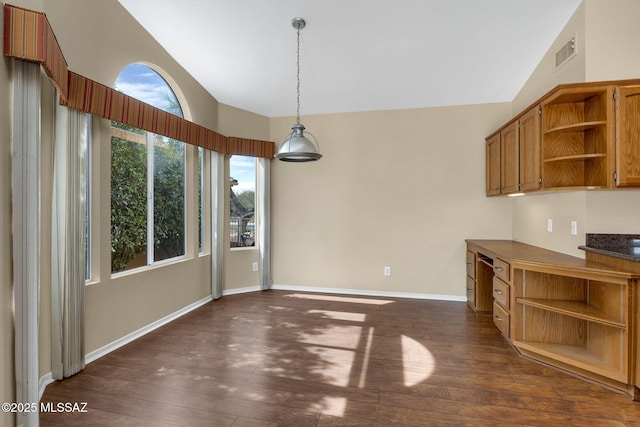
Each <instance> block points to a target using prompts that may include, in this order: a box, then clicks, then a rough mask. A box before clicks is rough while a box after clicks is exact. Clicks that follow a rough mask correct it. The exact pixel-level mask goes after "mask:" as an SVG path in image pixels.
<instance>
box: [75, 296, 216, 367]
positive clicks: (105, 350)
mask: <svg viewBox="0 0 640 427" xmlns="http://www.w3.org/2000/svg"><path fill="white" fill-rule="evenodd" d="M212 300H213V298H212V297H211V295H209V296H208V297H206V298H203V299H201V300H200V301H196V302H194V303H193V304H190V305H188V306H186V307H184V308H182V309H180V310H178V311H176V312H175V313H171V314H169V315H168V316H165V317H163V318H162V319H159V320H156V321H155V322H153V323H150V324H148V325H147V326H144V327H142V328H140V329H138V330H136V331H133V332H131V333H130V334H128V335H125V336H124V337H122V338H120V339H117V340H115V341H114V342H112V343H110V344H107V345H105V346H103V347H100V348H99V349H97V350H95V351H92V352H91V353H89V354H87V355H86V356H85V357H84V362H85V363H86V364H89V363H91V362H93V361H94V360H97V359H99V358H101V357H102V356H105V355H107V354H109V353H111V352H112V351H114V350H117V349H118V348H120V347H122V346H123V345H126V344H129V343H130V342H131V341H133V340H136V339H138V338H140V337H141V336H143V335H146V334H148V333H149V332H151V331H153V330H154V329H158V328H159V327H161V326H164V325H166V324H167V323H169V322H171V321H172V320H175V319H177V318H179V317H180V316H184V315H185V314H187V313H189V312H190V311H193V310H195V309H196V308H198V307H201V306H203V305H205V304H206V303H208V302H209V301H212Z"/></svg>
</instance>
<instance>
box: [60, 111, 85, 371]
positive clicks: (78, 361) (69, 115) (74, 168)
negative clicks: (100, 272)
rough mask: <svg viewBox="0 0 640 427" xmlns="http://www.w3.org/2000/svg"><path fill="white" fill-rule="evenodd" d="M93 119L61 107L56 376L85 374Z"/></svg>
mask: <svg viewBox="0 0 640 427" xmlns="http://www.w3.org/2000/svg"><path fill="white" fill-rule="evenodd" d="M89 120H90V116H89V115H87V114H85V113H81V112H79V111H76V110H70V109H67V108H66V107H62V106H57V107H56V121H55V129H56V131H55V147H54V154H53V155H54V165H53V203H52V205H53V206H52V213H51V217H52V218H51V219H52V224H51V374H52V376H53V378H54V379H57V380H59V379H62V378H66V377H70V376H71V375H73V374H76V373H78V372H80V371H81V370H82V369H84V288H85V278H86V243H87V242H86V213H87V200H86V194H87V188H86V182H87V147H88V145H87V144H88V138H89Z"/></svg>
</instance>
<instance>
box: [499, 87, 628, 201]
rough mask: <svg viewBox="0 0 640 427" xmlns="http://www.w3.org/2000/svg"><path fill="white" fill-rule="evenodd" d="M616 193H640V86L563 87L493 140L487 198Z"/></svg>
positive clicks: (503, 129) (537, 104)
mask: <svg viewBox="0 0 640 427" xmlns="http://www.w3.org/2000/svg"><path fill="white" fill-rule="evenodd" d="M498 139H499V140H500V144H499V145H500V147H499V148H497V145H498V144H497V140H498ZM515 147H517V149H516V148H515ZM515 152H517V156H518V158H517V159H516V158H515V157H514V153H515ZM496 153H497V154H496ZM497 156H499V158H500V161H499V162H498V160H497ZM497 168H500V172H499V173H498V172H497V171H496V169H497ZM498 176H499V177H500V183H499V185H498V184H496V180H497V179H498V178H497V177H498ZM516 178H517V181H516ZM490 180H491V185H489V184H490ZM514 183H515V185H514ZM617 187H640V79H637V80H618V81H608V82H598V83H576V84H564V85H560V86H557V87H556V88H555V89H553V90H551V91H550V92H549V93H547V94H545V95H544V96H543V97H542V98H540V99H539V100H538V101H536V103H534V104H533V106H532V107H530V108H529V109H527V110H526V111H525V112H523V113H521V114H520V115H518V116H516V117H515V118H513V119H511V120H510V121H509V122H507V123H506V124H505V125H504V126H502V127H501V128H500V129H498V130H497V131H496V132H494V133H493V134H492V135H491V136H490V137H489V138H487V195H488V196H491V195H496V194H509V193H514V192H516V191H518V192H530V191H536V190H570V189H574V190H590V189H611V188H617Z"/></svg>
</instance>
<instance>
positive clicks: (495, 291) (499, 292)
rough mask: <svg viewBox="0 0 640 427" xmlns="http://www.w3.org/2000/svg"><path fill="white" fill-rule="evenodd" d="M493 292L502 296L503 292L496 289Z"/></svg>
mask: <svg viewBox="0 0 640 427" xmlns="http://www.w3.org/2000/svg"><path fill="white" fill-rule="evenodd" d="M493 292H494V293H496V294H498V295H502V291H501V290H500V289H494V290H493Z"/></svg>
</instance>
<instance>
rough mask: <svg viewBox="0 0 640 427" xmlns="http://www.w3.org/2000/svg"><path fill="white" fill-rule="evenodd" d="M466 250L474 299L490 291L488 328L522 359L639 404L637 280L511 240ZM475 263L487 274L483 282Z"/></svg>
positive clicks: (632, 275)
mask: <svg viewBox="0 0 640 427" xmlns="http://www.w3.org/2000/svg"><path fill="white" fill-rule="evenodd" d="M467 245H468V249H469V251H472V252H473V253H474V254H475V255H474V257H475V259H477V260H478V262H477V266H476V276H475V280H474V293H475V294H476V295H477V294H479V293H482V292H485V291H486V289H490V290H491V296H492V305H491V311H492V316H493V322H494V324H495V326H496V327H497V328H498V329H499V330H500V332H501V333H502V335H503V336H504V337H505V338H506V339H507V340H508V341H509V342H510V343H511V344H512V345H513V346H514V348H515V349H516V350H517V351H518V352H519V353H520V354H521V355H523V356H526V357H529V358H532V359H535V360H538V361H541V362H543V363H546V364H549V365H552V366H556V367H558V368H561V369H564V370H566V371H569V372H572V373H574V374H577V375H579V376H582V377H584V378H586V379H588V380H591V381H596V382H599V383H602V384H605V385H607V386H609V387H613V388H616V389H618V390H621V391H623V392H625V393H628V394H629V395H631V396H632V397H633V399H634V400H640V389H639V388H638V385H639V384H638V382H637V381H636V379H637V378H636V377H637V375H636V371H638V370H639V369H640V366H636V357H635V355H636V353H637V351H636V347H637V346H638V344H640V343H636V342H635V339H634V338H635V335H636V329H635V328H636V327H640V325H636V324H635V316H636V312H637V308H636V305H635V301H636V286H637V285H638V283H639V281H640V273H638V272H636V273H633V272H629V271H625V270H620V269H618V268H616V267H614V266H605V265H603V264H600V263H594V262H592V261H589V260H583V259H579V258H575V257H571V256H569V255H565V254H560V253H557V252H553V251H548V250H545V249H542V248H537V247H535V246H530V245H525V244H522V243H518V242H513V241H494V240H487V241H483V240H468V241H467ZM480 264H483V265H485V266H487V268H486V271H487V274H484V275H480V271H479V269H478V267H479V265H480ZM489 266H491V268H489ZM489 273H490V274H489ZM476 298H477V297H476ZM638 318H639V319H640V315H638ZM639 336H640V335H639ZM639 360H640V358H639Z"/></svg>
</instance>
